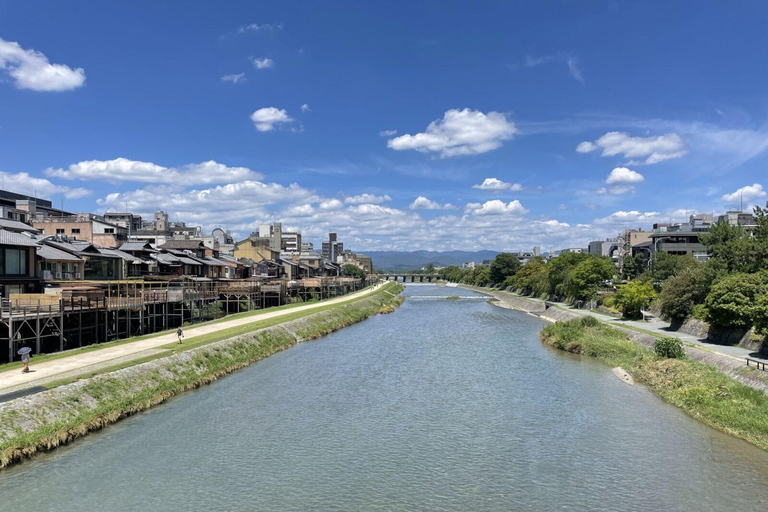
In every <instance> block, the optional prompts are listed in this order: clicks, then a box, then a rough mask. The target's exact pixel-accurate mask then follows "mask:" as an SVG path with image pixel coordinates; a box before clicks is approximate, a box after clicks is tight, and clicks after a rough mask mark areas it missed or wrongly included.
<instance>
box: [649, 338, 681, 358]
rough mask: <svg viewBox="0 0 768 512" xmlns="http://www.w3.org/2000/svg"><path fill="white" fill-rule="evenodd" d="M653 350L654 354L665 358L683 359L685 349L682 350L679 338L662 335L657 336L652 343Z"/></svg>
mask: <svg viewBox="0 0 768 512" xmlns="http://www.w3.org/2000/svg"><path fill="white" fill-rule="evenodd" d="M653 351H654V352H656V355H657V356H659V357H663V358H666V359H683V358H685V350H683V342H682V341H680V339H679V338H673V337H672V336H664V337H663V338H659V339H657V340H656V342H655V343H654V344H653Z"/></svg>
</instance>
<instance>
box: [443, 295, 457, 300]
mask: <svg viewBox="0 0 768 512" xmlns="http://www.w3.org/2000/svg"><path fill="white" fill-rule="evenodd" d="M459 299H460V297H459V296H458V295H450V296H448V297H446V298H445V300H459Z"/></svg>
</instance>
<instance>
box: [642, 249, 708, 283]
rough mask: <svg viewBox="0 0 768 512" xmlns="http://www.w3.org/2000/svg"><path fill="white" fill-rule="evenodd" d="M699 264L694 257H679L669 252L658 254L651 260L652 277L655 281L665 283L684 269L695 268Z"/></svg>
mask: <svg viewBox="0 0 768 512" xmlns="http://www.w3.org/2000/svg"><path fill="white" fill-rule="evenodd" d="M696 265H698V262H697V261H696V260H695V259H694V258H693V256H691V255H688V254H686V255H685V256H678V255H676V254H669V253H667V252H656V253H654V254H653V259H652V260H651V276H652V277H653V280H654V281H661V282H664V281H666V280H667V279H669V278H670V277H672V276H673V275H675V274H677V273H679V272H682V271H683V269H686V268H693V267H695V266H696Z"/></svg>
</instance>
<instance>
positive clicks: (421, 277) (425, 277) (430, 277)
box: [381, 273, 442, 283]
mask: <svg viewBox="0 0 768 512" xmlns="http://www.w3.org/2000/svg"><path fill="white" fill-rule="evenodd" d="M381 277H382V278H383V279H386V280H387V281H401V282H403V283H432V282H437V281H440V280H441V279H442V277H441V276H440V274H400V273H390V274H382V275H381Z"/></svg>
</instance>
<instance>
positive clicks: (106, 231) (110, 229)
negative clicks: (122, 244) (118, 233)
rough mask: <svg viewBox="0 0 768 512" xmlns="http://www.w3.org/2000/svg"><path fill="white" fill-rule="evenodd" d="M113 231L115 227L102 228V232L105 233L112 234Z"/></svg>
mask: <svg viewBox="0 0 768 512" xmlns="http://www.w3.org/2000/svg"><path fill="white" fill-rule="evenodd" d="M114 232H115V228H104V233H107V234H110V235H111V234H113V233H114Z"/></svg>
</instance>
